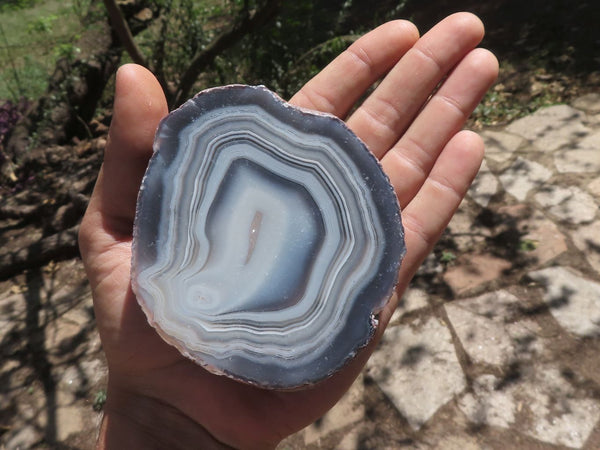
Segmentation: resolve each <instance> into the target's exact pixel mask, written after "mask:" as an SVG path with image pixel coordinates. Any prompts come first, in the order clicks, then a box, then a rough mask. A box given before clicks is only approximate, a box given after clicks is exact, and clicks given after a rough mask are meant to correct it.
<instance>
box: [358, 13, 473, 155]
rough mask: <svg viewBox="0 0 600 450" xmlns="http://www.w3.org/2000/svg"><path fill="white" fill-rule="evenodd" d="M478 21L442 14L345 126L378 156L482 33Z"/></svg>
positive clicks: (461, 16)
mask: <svg viewBox="0 0 600 450" xmlns="http://www.w3.org/2000/svg"><path fill="white" fill-rule="evenodd" d="M483 33H484V30H483V24H482V23H481V21H480V20H479V19H478V18H477V17H476V16H474V15H473V14H470V13H458V14H454V15H452V16H449V17H447V18H446V19H444V20H443V21H441V22H440V23H439V24H437V25H436V26H435V27H433V28H432V29H431V30H430V31H429V32H427V33H426V34H425V35H424V36H423V37H422V38H421V39H419V40H418V41H417V43H416V44H415V45H414V46H413V47H412V48H411V49H410V50H409V51H408V52H407V53H406V54H405V55H404V57H402V59H401V60H400V62H398V64H396V66H395V67H394V68H393V69H392V70H391V71H390V73H389V74H388V75H387V76H386V77H385V79H384V80H383V81H382V82H381V84H380V85H379V86H378V87H377V89H376V90H375V92H373V94H372V95H371V96H370V97H369V98H368V99H367V100H365V102H364V103H363V104H362V105H361V107H360V108H358V109H357V111H356V112H355V113H354V114H353V115H352V116H351V117H350V119H349V120H348V126H349V127H350V128H351V129H352V130H353V131H354V132H355V133H356V134H357V135H358V136H359V137H360V138H361V139H363V141H365V143H366V144H367V146H368V147H369V148H370V149H371V151H372V152H373V153H374V154H375V155H376V156H377V157H381V156H382V155H383V154H384V153H385V151H387V150H388V149H389V148H390V147H391V146H392V145H394V144H395V143H396V140H397V139H398V137H399V136H400V135H402V133H404V131H405V130H406V129H407V128H408V126H409V124H410V123H411V122H412V120H413V119H414V117H415V116H416V114H417V113H418V112H419V110H420V109H421V108H422V107H423V104H424V103H425V102H426V101H427V99H428V98H429V96H430V95H431V93H432V91H433V90H434V89H435V87H436V86H437V85H438V83H439V82H440V81H441V80H442V79H443V78H444V77H445V76H446V74H447V73H448V72H449V71H450V70H451V69H452V68H453V67H454V66H455V65H456V64H457V63H458V62H459V61H460V60H461V59H462V58H463V57H464V56H465V55H466V54H467V53H468V52H469V51H471V50H472V49H473V48H475V46H477V44H478V43H479V42H480V41H481V39H482V38H483Z"/></svg>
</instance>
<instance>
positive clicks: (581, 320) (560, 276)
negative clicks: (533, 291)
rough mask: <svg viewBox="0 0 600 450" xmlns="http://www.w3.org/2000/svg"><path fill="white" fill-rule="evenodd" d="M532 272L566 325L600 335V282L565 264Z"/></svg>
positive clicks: (571, 329)
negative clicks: (589, 278)
mask: <svg viewBox="0 0 600 450" xmlns="http://www.w3.org/2000/svg"><path fill="white" fill-rule="evenodd" d="M529 276H530V277H531V278H532V279H533V280H535V281H536V282H537V283H538V284H539V285H540V286H541V287H542V289H543V290H544V293H543V299H544V302H545V303H546V305H547V306H548V308H549V309H550V312H551V313H552V315H553V316H554V318H555V319H556V321H557V322H558V323H559V324H560V325H561V326H562V327H563V328H565V329H566V330H567V331H568V332H570V333H573V334H576V335H578V336H598V335H600V301H599V300H598V299H600V284H599V283H596V282H594V281H591V280H588V279H586V278H584V277H583V276H582V275H581V274H580V273H578V272H576V271H575V270H573V269H569V268H564V267H549V268H547V269H543V270H538V271H536V272H530V273H529Z"/></svg>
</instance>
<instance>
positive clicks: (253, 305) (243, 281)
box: [132, 85, 404, 389]
mask: <svg viewBox="0 0 600 450" xmlns="http://www.w3.org/2000/svg"><path fill="white" fill-rule="evenodd" d="M403 254H404V241H403V230H402V225H401V221H400V211H399V207H398V203H397V200H396V197H395V195H394V191H393V188H392V187H391V186H390V184H389V181H388V179H387V177H386V176H385V174H384V173H383V172H382V170H381V167H380V165H379V163H378V162H377V160H376V159H375V158H374V157H373V155H372V154H371V153H370V152H369V151H368V149H367V148H366V147H365V146H364V144H363V143H362V142H361V141H360V140H359V139H358V138H357V137H356V136H355V135H354V134H352V132H351V131H350V130H349V129H348V128H347V127H346V125H345V124H344V123H343V122H342V121H340V120H339V119H337V118H335V117H333V116H330V115H325V114H319V113H314V112H309V111H307V110H303V109H299V108H295V107H292V106H290V105H289V104H287V103H285V102H283V101H282V100H281V99H280V98H279V97H277V96H276V95H274V94H273V93H271V92H270V91H268V90H267V89H266V88H264V87H250V86H241V85H233V86H227V87H223V88H215V89H210V90H207V91H203V92H202V93H200V94H198V95H197V96H196V97H194V98H193V99H192V100H189V101H188V102H187V103H185V104H184V105H183V106H182V107H181V108H179V109H178V110H176V111H174V112H173V113H171V114H170V115H169V116H167V117H166V118H165V119H163V121H162V122H161V124H160V126H159V129H158V131H157V135H156V140H155V152H154V155H153V157H152V159H151V161H150V164H149V166H148V170H147V172H146V175H145V177H144V180H143V182H142V186H141V189H140V194H139V198H138V205H137V213H136V220H135V226H134V243H133V257H132V286H133V289H134V292H135V293H136V296H137V298H138V301H139V303H140V305H141V306H142V309H143V310H144V312H145V313H146V315H147V317H148V320H149V322H150V323H151V324H152V326H154V327H155V328H156V329H157V331H158V332H159V333H160V335H161V336H162V337H163V339H164V340H165V341H167V342H168V343H170V344H172V345H174V346H175V347H177V348H178V349H179V350H180V351H181V352H182V353H183V354H184V355H185V356H187V357H189V358H191V359H193V360H194V361H196V362H197V363H198V364H201V365H202V366H204V367H205V368H206V369H208V370H210V371H211V372H213V373H217V374H223V375H227V376H229V377H232V378H235V379H237V380H240V381H244V382H247V383H251V384H255V385H258V386H261V387H265V388H274V389H293V388H298V387H301V386H306V385H311V384H314V383H316V382H318V381H321V380H323V379H324V378H327V377H328V376H330V375H332V374H333V373H335V372H336V371H337V370H339V369H340V368H341V367H342V366H343V365H344V364H346V363H347V362H348V361H349V359H351V358H352V357H353V356H354V355H355V354H356V353H357V351H358V350H359V349H360V348H361V347H364V346H365V345H366V344H367V343H368V342H369V340H370V339H371V337H372V336H373V333H374V330H375V327H376V326H377V321H376V319H375V315H376V314H377V313H378V312H379V311H380V310H381V309H382V308H383V306H385V304H386V302H387V301H388V299H389V297H390V296H391V293H392V291H393V288H394V285H395V283H396V279H397V272H398V269H399V266H400V261H401V259H402V256H403Z"/></svg>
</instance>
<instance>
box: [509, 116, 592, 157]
mask: <svg viewBox="0 0 600 450" xmlns="http://www.w3.org/2000/svg"><path fill="white" fill-rule="evenodd" d="M584 119H585V114H584V113H582V112H581V111H578V110H576V109H574V108H571V107H570V106H568V105H556V106H549V107H547V108H541V109H539V110H537V111H536V112H535V113H533V114H530V115H529V116H526V117H523V118H522V119H519V120H516V121H514V122H513V123H511V124H510V125H509V126H507V127H506V131H508V132H509V133H513V134H516V135H519V136H522V137H524V138H525V139H527V140H529V141H531V142H535V146H536V147H537V148H538V149H540V150H543V151H552V150H556V149H558V148H560V147H562V146H563V145H568V144H572V143H573V142H574V141H576V140H577V139H579V138H581V136H582V135H585V134H587V133H589V131H590V130H589V128H587V127H586V126H584V125H583V123H582V122H583V120H584Z"/></svg>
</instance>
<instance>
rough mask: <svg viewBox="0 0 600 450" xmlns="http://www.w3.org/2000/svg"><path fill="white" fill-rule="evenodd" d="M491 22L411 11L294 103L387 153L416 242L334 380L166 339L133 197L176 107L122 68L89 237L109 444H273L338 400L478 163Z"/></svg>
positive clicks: (154, 85)
mask: <svg viewBox="0 0 600 450" xmlns="http://www.w3.org/2000/svg"><path fill="white" fill-rule="evenodd" d="M483 33H484V29H483V25H482V23H481V21H480V20H479V19H478V18H477V17H475V16H473V15H472V14H469V13H458V14H454V15H452V16H449V17H448V18H446V19H444V20H443V21H442V22H440V23H439V24H438V25H436V26H435V27H434V28H432V29H431V30H430V31H429V32H428V33H426V34H425V35H424V36H423V37H421V38H419V35H418V31H417V29H416V28H415V27H414V25H412V24H411V23H409V22H406V21H402V20H397V21H393V22H388V23H386V24H384V25H381V26H380V27H378V28H376V29H375V30H373V31H371V32H370V33H368V34H366V35H365V36H363V37H362V38H360V39H359V40H357V41H356V42H355V43H354V44H353V45H352V46H350V47H349V48H348V49H347V50H346V51H345V52H343V53H342V54H341V55H340V56H338V57H337V58H336V59H335V60H334V61H333V62H332V63H331V64H330V65H329V66H327V67H326V68H325V69H324V70H323V71H322V72H321V73H319V74H318V75H317V76H315V77H314V78H313V79H312V80H311V81H309V82H308V83H307V84H306V85H305V86H304V87H303V88H302V89H301V90H300V91H299V92H298V93H297V94H296V95H295V96H294V97H293V98H292V99H291V100H290V101H291V103H293V104H295V105H298V106H302V107H305V108H311V109H315V110H319V111H324V112H328V113H332V114H335V115H336V116H338V117H340V118H342V119H345V120H346V121H347V124H348V126H349V127H350V128H351V129H352V130H353V131H354V132H355V133H356V134H357V135H358V136H359V137H360V138H361V139H362V140H363V141H364V142H365V143H366V144H367V146H368V147H369V148H370V150H371V151H372V152H373V153H374V154H375V155H376V156H377V157H378V158H379V159H380V161H381V164H382V166H383V169H384V171H385V172H386V173H387V175H388V176H389V178H390V181H391V183H392V185H393V186H394V189H395V192H396V194H397V196H398V199H399V202H400V205H401V208H402V222H403V224H404V228H405V233H406V234H405V240H406V248H407V253H406V257H405V258H404V261H403V263H402V267H401V269H400V273H399V283H398V285H397V287H396V291H395V294H394V295H393V297H392V299H391V300H390V302H389V304H388V305H387V306H386V307H385V309H384V310H383V311H382V312H381V315H380V318H379V319H380V326H379V328H378V329H377V332H376V335H375V338H374V340H373V341H372V342H371V343H370V344H369V345H368V346H367V347H366V348H365V349H364V350H362V351H361V352H360V353H359V354H358V355H357V357H356V358H355V359H354V360H352V361H351V362H350V363H349V364H348V365H347V366H346V367H344V368H343V369H342V370H341V371H340V372H338V373H337V374H335V375H334V376H333V377H331V378H329V379H327V380H325V381H323V382H321V383H319V384H318V385H316V386H314V387H311V388H308V389H302V390H298V391H290V392H285V391H275V390H264V389H260V388H256V387H253V386H250V385H246V384H242V383H238V382H236V381H234V380H231V379H229V378H226V377H221V376H217V375H213V374H211V373H209V372H207V371H205V370H204V369H202V368H201V367H200V366H198V365H196V364H194V363H193V362H192V361H190V360H188V359H187V358H185V357H183V356H182V355H181V354H180V353H179V352H178V351H177V350H176V349H175V348H173V347H171V346H170V345H168V344H166V343H165V342H164V341H163V340H162V339H161V338H160V337H159V336H158V334H157V333H156V331H155V330H154V329H153V328H152V327H151V326H150V325H149V324H148V322H147V320H146V317H145V315H144V314H143V312H142V311H141V309H140V307H139V305H138V304H137V301H136V298H135V295H134V294H133V292H132V290H131V285H130V263H131V240H132V229H133V219H134V214H135V207H136V198H137V193H138V190H139V186H140V182H141V179H142V177H143V174H144V171H145V169H146V166H147V164H148V160H149V158H150V156H151V154H152V142H153V139H154V132H155V130H156V127H157V125H158V122H159V120H160V119H161V118H162V117H163V116H165V115H166V114H167V106H166V101H165V98H164V95H163V93H162V90H161V88H160V85H159V83H158V82H157V81H156V79H155V78H154V76H153V75H152V74H151V73H150V72H148V71H147V70H146V69H144V68H142V67H140V66H136V65H125V66H123V67H121V68H120V69H119V71H118V73H117V80H116V91H115V101H114V113H113V120H112V123H111V127H110V131H109V136H108V142H107V145H106V149H105V155H104V163H103V166H102V168H101V170H100V173H99V176H98V181H97V183H96V186H95V188H94V192H93V194H92V197H91V199H90V204H89V206H88V209H87V211H86V214H85V216H84V218H83V221H82V224H81V231H80V235H79V242H80V248H81V254H82V257H83V261H84V265H85V268H86V272H87V274H88V278H89V280H90V284H91V287H92V292H93V297H94V309H95V314H96V321H97V326H98V330H99V333H100V338H101V340H102V345H103V348H104V351H105V353H106V358H107V361H108V370H109V380H108V390H107V401H106V404H105V407H104V418H103V421H102V425H101V428H100V434H99V439H98V444H97V445H98V448H101V449H103V448H128V447H130V448H169V449H175V448H203V449H204V448H222V447H227V446H230V447H236V448H249V449H262V448H273V447H275V446H276V445H277V443H278V442H280V441H281V440H282V439H283V438H285V437H286V436H288V435H290V434H292V433H294V432H296V431H298V430H300V429H302V428H303V427H305V426H307V425H308V424H310V423H312V422H313V421H315V420H316V419H317V418H319V417H320V416H322V415H323V414H324V413H325V412H326V411H327V410H329V409H330V408H331V407H332V406H333V405H335V403H336V402H337V401H338V400H339V399H340V397H341V396H342V395H343V394H344V393H345V392H346V391H347V390H348V388H349V387H350V385H351V384H352V382H353V381H354V379H355V378H356V377H357V375H358V374H359V373H360V371H361V369H362V367H363V366H364V364H365V363H366V361H367V359H368V357H369V355H370V354H371V353H372V351H373V349H374V348H375V346H376V344H377V342H378V341H379V339H380V337H381V335H382V333H383V332H384V330H385V327H386V325H387V323H388V321H389V319H390V317H391V315H392V313H393V311H394V309H395V308H396V306H397V303H398V299H399V298H401V296H402V293H403V292H404V291H405V289H406V287H407V286H408V284H409V282H410V280H411V278H412V277H413V275H414V273H415V271H416V270H417V268H418V267H419V265H420V264H421V263H422V261H423V259H424V258H425V257H426V256H427V254H428V253H429V252H430V251H431V249H432V247H433V245H434V243H435V242H436V241H437V240H438V238H439V236H440V235H441V233H442V231H443V230H444V228H445V227H446V225H447V224H448V222H449V221H450V218H451V217H452V215H453V214H454V212H455V211H456V208H457V207H458V205H459V204H460V202H461V200H462V198H463V197H464V195H465V193H466V191H467V189H468V187H469V185H470V184H471V181H472V180H473V178H474V176H475V175H476V173H477V171H478V169H479V166H480V164H481V161H482V158H483V143H482V140H481V138H480V137H479V136H478V135H477V134H476V133H473V132H471V131H466V130H462V127H463V125H464V123H465V121H466V119H467V118H468V116H469V115H470V113H471V112H472V111H473V109H474V108H475V107H476V106H477V104H478V103H479V101H480V100H481V98H482V97H483V95H484V94H485V92H486V91H487V89H488V88H489V87H490V86H491V84H492V83H493V82H494V80H495V79H496V76H497V73H498V63H497V61H496V58H495V57H494V56H493V55H492V54H491V53H490V52H489V51H487V50H484V49H481V48H476V46H477V45H478V44H479V43H480V41H481V39H482V38H483ZM382 78H383V79H382ZM380 79H382V81H381V83H380V84H379V85H378V86H377V88H376V89H375V90H374V91H373V92H372V93H371V95H370V96H369V97H368V98H367V99H365V100H364V102H363V103H362V104H361V105H359V106H358V108H356V109H353V107H354V105H355V104H356V102H358V101H359V99H360V98H362V95H363V94H364V92H365V91H366V90H367V89H368V88H369V87H370V86H372V85H373V84H374V83H375V82H377V81H379V80H380ZM440 83H441V84H440ZM349 111H353V112H352V113H351V114H350V115H349V117H347V115H348V113H349Z"/></svg>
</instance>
